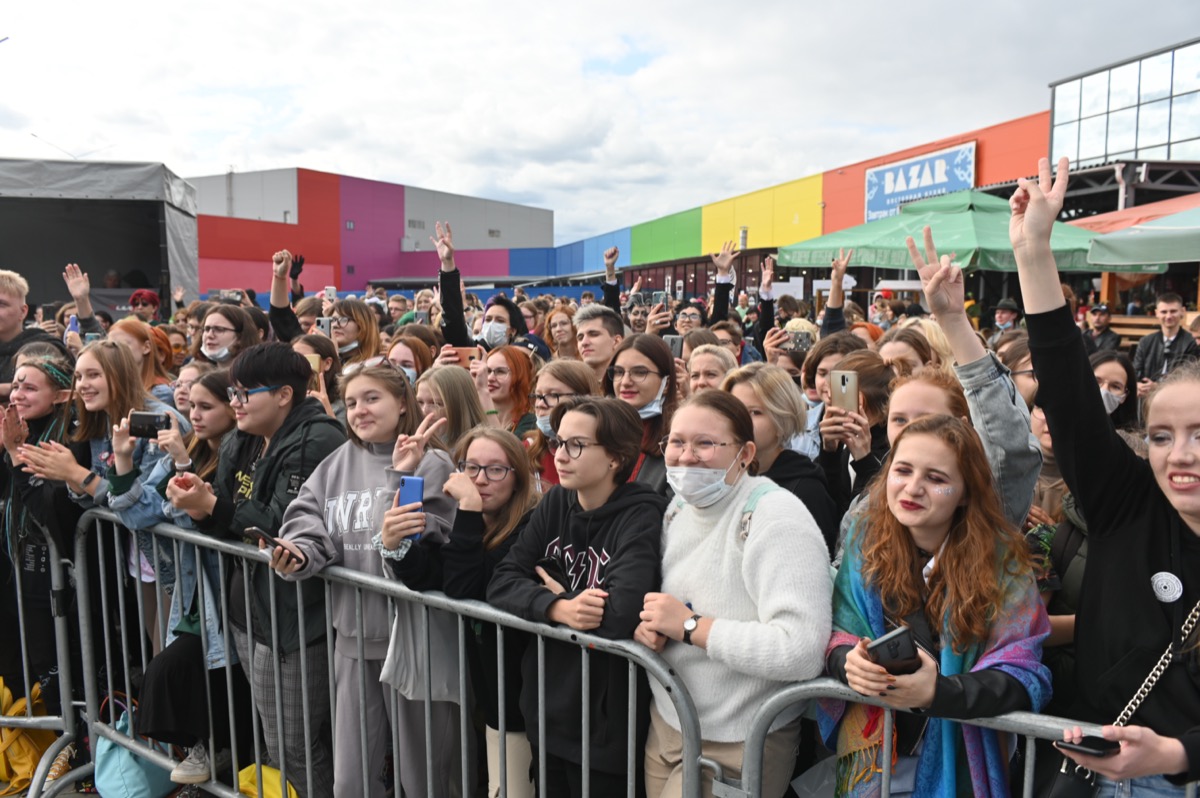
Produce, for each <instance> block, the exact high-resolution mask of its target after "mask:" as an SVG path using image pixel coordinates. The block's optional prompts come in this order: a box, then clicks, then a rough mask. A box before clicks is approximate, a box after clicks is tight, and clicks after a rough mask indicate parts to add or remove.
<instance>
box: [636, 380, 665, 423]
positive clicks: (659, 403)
mask: <svg viewBox="0 0 1200 798" xmlns="http://www.w3.org/2000/svg"><path fill="white" fill-rule="evenodd" d="M666 390H667V378H666V377H663V378H662V385H659V386H658V395H656V396H655V397H654V398H653V399H651V400H650V401H649V402H647V403H646V404H644V405H642V406H641V407H639V408H638V411H637V412H638V417H639V418H641V419H643V420H645V419H648V418H654V417H655V416H661V415H662V407H663V394H664V393H666Z"/></svg>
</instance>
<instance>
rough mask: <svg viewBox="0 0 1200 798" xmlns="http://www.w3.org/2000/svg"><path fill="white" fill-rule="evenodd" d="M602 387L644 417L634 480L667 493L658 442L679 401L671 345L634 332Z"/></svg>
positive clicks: (617, 354)
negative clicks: (640, 450) (639, 454)
mask: <svg viewBox="0 0 1200 798" xmlns="http://www.w3.org/2000/svg"><path fill="white" fill-rule="evenodd" d="M603 387H604V395H605V396H613V397H615V398H617V399H620V400H621V401H622V402H625V403H626V404H628V405H629V406H630V407H632V408H633V409H634V410H636V411H637V414H638V417H639V418H640V419H641V420H642V446H641V449H642V454H641V456H640V457H639V458H638V461H637V463H636V464H635V465H634V469H633V473H632V476H631V479H633V480H634V481H636V482H640V483H642V484H644V485H648V486H649V487H650V488H651V489H652V490H654V492H656V493H658V494H659V495H662V496H665V495H666V493H667V471H666V466H664V465H663V459H662V452H661V450H660V449H659V446H658V442H659V441H660V440H662V436H663V435H664V434H665V433H666V430H667V429H668V428H669V425H670V423H671V414H672V413H673V412H674V411H675V406H676V405H677V404H678V401H679V400H678V394H677V389H676V377H675V359H674V358H673V357H671V350H670V348H669V347H668V346H667V345H666V343H665V342H664V341H663V339H661V338H659V337H658V336H657V335H648V334H643V335H631V336H629V337H628V338H626V339H624V340H622V341H621V343H620V345H618V346H617V349H616V352H615V353H614V354H613V359H612V365H611V366H609V367H608V371H606V372H605V374H604V386H603Z"/></svg>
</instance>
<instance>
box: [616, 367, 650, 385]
mask: <svg viewBox="0 0 1200 798" xmlns="http://www.w3.org/2000/svg"><path fill="white" fill-rule="evenodd" d="M627 374H628V375H629V379H631V380H633V381H634V382H637V383H642V382H645V381H646V378H647V377H649V376H650V375H651V374H653V375H654V376H656V377H662V376H663V374H662V372H660V371H654V370H653V369H648V368H646V367H645V366H634V367H633V368H631V369H625V368H621V367H620V366H611V367H609V369H608V378H609V379H610V380H612V381H613V382H614V383H616V382H620V381H621V380H623V379H625V375H627Z"/></svg>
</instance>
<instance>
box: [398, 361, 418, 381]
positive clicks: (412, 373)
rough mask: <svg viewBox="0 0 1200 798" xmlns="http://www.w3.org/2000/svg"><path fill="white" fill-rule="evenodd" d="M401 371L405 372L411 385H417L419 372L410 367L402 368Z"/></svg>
mask: <svg viewBox="0 0 1200 798" xmlns="http://www.w3.org/2000/svg"><path fill="white" fill-rule="evenodd" d="M400 370H401V371H403V372H404V376H405V377H406V378H407V379H408V384H409V385H416V384H417V370H416V369H414V368H410V367H409V366H401V367H400Z"/></svg>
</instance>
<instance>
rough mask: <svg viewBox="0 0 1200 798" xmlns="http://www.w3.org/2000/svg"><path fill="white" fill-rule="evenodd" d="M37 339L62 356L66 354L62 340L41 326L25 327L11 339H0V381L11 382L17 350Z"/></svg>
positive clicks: (15, 364)
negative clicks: (52, 347)
mask: <svg viewBox="0 0 1200 798" xmlns="http://www.w3.org/2000/svg"><path fill="white" fill-rule="evenodd" d="M38 341H40V342H42V343H46V344H51V345H52V346H54V347H56V348H57V349H58V350H59V351H60V352H62V353H63V355H64V356H68V354H67V347H65V346H64V345H63V342H62V341H60V340H58V339H57V338H55V337H54V336H53V335H51V334H50V333H48V332H46V331H45V330H43V329H42V328H41V327H26V328H25V329H24V330H21V332H19V333H17V336H16V337H15V338H13V339H12V340H11V341H0V383H8V382H12V380H13V372H14V371H16V370H17V368H16V366H17V352H19V351H21V347H23V346H25V344H32V343H35V342H38Z"/></svg>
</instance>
